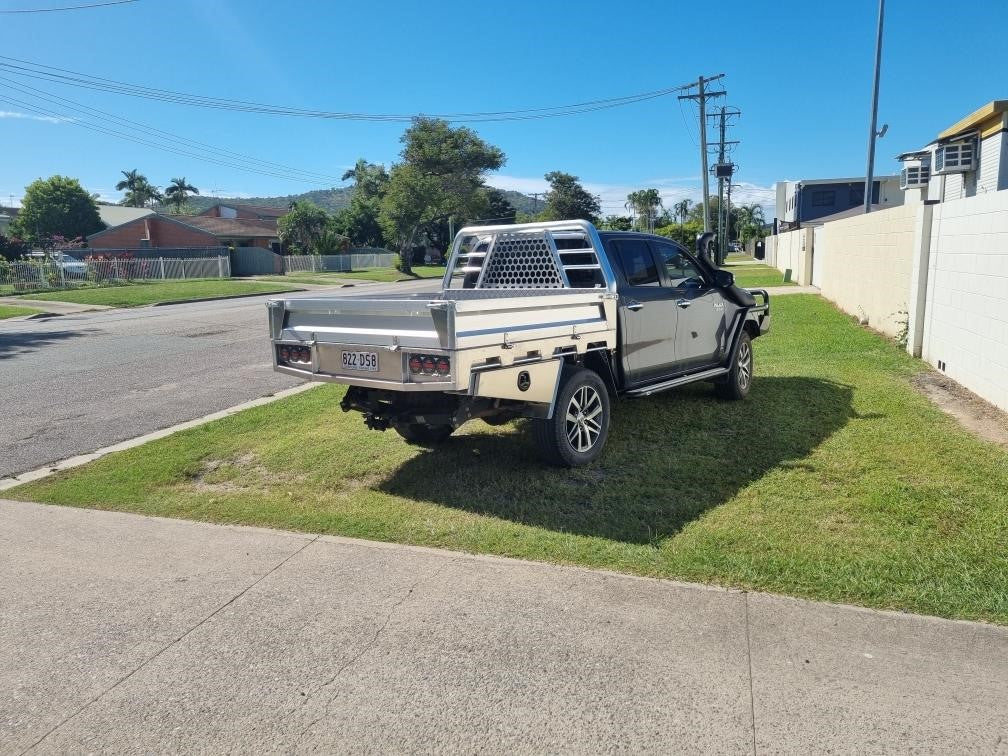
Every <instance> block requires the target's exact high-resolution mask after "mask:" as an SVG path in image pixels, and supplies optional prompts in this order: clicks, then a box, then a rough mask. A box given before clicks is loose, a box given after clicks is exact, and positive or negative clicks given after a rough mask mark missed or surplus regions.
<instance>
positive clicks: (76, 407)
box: [0, 281, 439, 477]
mask: <svg viewBox="0 0 1008 756" xmlns="http://www.w3.org/2000/svg"><path fill="white" fill-rule="evenodd" d="M438 285H439V282H437V281H416V282H413V281H411V282H406V283H398V284H369V285H363V286H357V287H354V288H352V289H334V290H332V291H331V292H330V291H326V292H319V291H314V292H304V293H300V294H293V295H289V296H320V295H329V294H330V293H331V294H337V293H338V294H339V295H340V296H367V295H370V294H375V293H388V292H403V293H407V292H409V293H413V292H417V291H425V290H428V291H429V290H433V289H436V288H437V286H438ZM267 298H268V297H265V296H263V297H250V298H244V299H226V300H218V301H214V302H196V303H192V304H180V305H169V306H165V307H144V308H138V309H126V310H106V311H101V312H89V313H80V314H77V315H64V316H60V317H54V318H50V319H46V320H16V321H9V320H8V321H3V320H0V391H2V393H0V407H2V408H3V410H2V411H0V477H3V476H7V475H16V474H18V473H21V472H25V471H27V470H32V469H35V468H38V467H41V466H43V465H46V464H49V463H51V462H56V461H59V460H61V459H66V458H67V457H71V456H74V455H76V454H83V453H86V452H91V451H94V450H95V449H100V448H102V447H104V446H108V445H110V444H114V443H117V442H119V441H124V440H126V439H128V438H133V437H135V436H139V435H142V434H144V433H149V432H151V431H154V430H159V429H161V428H166V427H169V426H171V425H175V424H176V423H180V422H184V421H186V420H192V419H195V418H197V417H202V416H203V415H206V414H209V413H211V412H217V411H219V410H222V409H226V408H227V407H231V406H234V405H236V404H240V403H242V402H245V401H248V400H250V399H256V398H259V397H261V396H266V395H268V394H272V393H273V392H275V391H278V390H280V389H283V388H287V387H289V386H293V385H296V384H297V383H299V381H297V380H296V379H292V378H289V377H287V376H283V375H280V374H279V373H274V372H273V369H272V362H271V359H270V352H269V341H268V338H267V332H266V309H265V307H264V302H265V301H266V299H267Z"/></svg>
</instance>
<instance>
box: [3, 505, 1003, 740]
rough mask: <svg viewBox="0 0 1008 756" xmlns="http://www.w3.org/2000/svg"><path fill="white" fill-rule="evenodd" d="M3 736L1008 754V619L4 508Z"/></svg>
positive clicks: (129, 518) (293, 536)
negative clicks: (952, 617)
mask: <svg viewBox="0 0 1008 756" xmlns="http://www.w3.org/2000/svg"><path fill="white" fill-rule="evenodd" d="M0 555H2V556H0V596H3V607H4V609H3V611H0V754H3V753H11V754H15V753H18V754H20V753H23V752H26V751H29V750H30V751H31V752H32V753H60V754H63V753H124V754H126V753H130V754H133V753H281V752H282V753H501V754H512V753H603V752H620V753H732V754H737V753H757V752H758V753H761V754H762V753H1003V752H1004V749H1005V743H1008V718H1006V716H1005V712H1008V628H1004V627H994V626H991V625H982V624H976V623H970V622H951V621H947V620H939V619H934V618H931V617H919V616H914V615H902V614H897V613H895V612H877V611H870V610H865V609H858V608H854V607H846V606H836V605H830V604H817V603H813V602H809V601H799V600H796V599H789V598H784V597H781V596H772V595H767V594H761V593H744V592H740V591H728V590H720V589H717V588H706V587H702V586H694V585H685V584H682V583H674V582H671V581H664V580H648V579H642V578H635V577H630V576H626V575H616V574H613V573H607V572H602V571H592V570H585V569H578V568H566V567H556V566H552V565H547V564H533V563H528V562H520V561H515V560H508V559H499V558H481V557H476V556H471V555H468V554H459V553H453V552H449V551H437V550H434V549H419V548H412V547H408V546H399V545H394V544H380V543H369V542H364V541H354V540H350V539H343V538H330V537H325V536H323V537H313V536H311V535H305V534H299V533H283V532H278V531H269V530H262V529H257V528H240V527H224V526H219V525H207V524H204V523H194V522H184V521H178V520H163V519H155V518H149V517H140V516H137V515H129V514H120V513H115V512H98V511H89V510H82V509H73V508H66V507H54V506H45V505H40V504H25V503H18V502H11V501H4V500H2V499H0Z"/></svg>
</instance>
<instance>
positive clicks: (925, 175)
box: [896, 100, 1008, 202]
mask: <svg viewBox="0 0 1008 756" xmlns="http://www.w3.org/2000/svg"><path fill="white" fill-rule="evenodd" d="M1006 132H1008V100H993V101H992V102H989V103H987V104H986V105H984V106H983V107H982V108H980V109H979V110H976V111H974V112H973V113H970V114H969V115H968V116H966V117H965V118H963V119H962V120H960V121H958V122H957V123H954V124H953V125H952V126H950V127H949V128H947V129H945V131H943V132H942V133H941V134H939V135H938V138H937V139H935V141H933V142H931V143H930V144H928V145H927V146H925V147H924V148H922V149H920V150H916V151H914V152H904V153H903V154H902V155H899V156H897V158H896V159H897V160H899V161H900V162H901V163H903V169H902V170H901V171H900V186H901V187H902V188H903V189H904V190H905V191H906V193H907V199H908V201H911V202H922V201H925V200H928V201H932V202H947V201H949V200H957V199H963V198H965V197H974V196H976V195H978V194H987V193H989V192H997V191H1002V190H1004V189H1008V136H1006Z"/></svg>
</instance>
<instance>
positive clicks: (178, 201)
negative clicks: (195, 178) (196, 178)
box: [164, 176, 199, 213]
mask: <svg viewBox="0 0 1008 756" xmlns="http://www.w3.org/2000/svg"><path fill="white" fill-rule="evenodd" d="M164 193H165V197H167V198H168V201H169V202H170V203H171V204H173V205H174V206H175V212H177V213H178V212H181V211H182V206H183V205H184V204H185V202H186V198H187V197H188V196H189V195H190V194H199V189H197V188H196V187H195V186H193V185H192V184H190V183H189V182H188V181H186V179H185V176H183V177H182V178H173V179H172V180H171V183H170V184H168V186H167V188H166V189H165V192H164Z"/></svg>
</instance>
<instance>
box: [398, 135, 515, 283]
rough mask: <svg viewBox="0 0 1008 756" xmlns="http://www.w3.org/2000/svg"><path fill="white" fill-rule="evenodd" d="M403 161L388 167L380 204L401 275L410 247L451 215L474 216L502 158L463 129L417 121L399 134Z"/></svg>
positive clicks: (407, 264)
mask: <svg viewBox="0 0 1008 756" xmlns="http://www.w3.org/2000/svg"><path fill="white" fill-rule="evenodd" d="M401 141H402V143H403V150H402V153H401V157H402V160H401V161H400V162H399V163H396V164H395V165H393V166H392V170H391V171H390V173H389V183H388V189H387V191H386V193H385V195H384V197H382V200H381V212H380V220H381V224H382V227H383V228H384V230H385V236H386V239H388V240H391V241H392V242H393V243H394V245H395V246H396V248H397V249H398V250H399V254H400V257H401V259H402V265H401V267H402V270H403V271H404V272H409V271H410V269H411V262H412V254H413V245H414V244H415V243H416V242H417V241H419V240H420V239H421V238H422V236H428V238H429V232H431V231H432V230H434V228H435V227H436V226H437V225H439V224H441V223H443V222H444V221H446V220H447V219H448V218H450V217H452V216H455V218H457V219H461V218H472V217H476V213H475V212H474V211H476V210H479V209H482V207H483V206H484V205H483V203H485V201H486V200H485V197H484V196H483V194H482V193H481V191H480V190H481V189H482V188H483V179H484V177H485V175H486V173H487V172H488V171H492V170H496V169H498V168H500V167H501V166H502V165H504V162H505V157H504V153H503V152H502V151H501V150H500V149H499V148H498V147H495V146H493V145H491V144H488V143H486V142H484V141H483V140H482V139H480V137H479V136H478V135H477V134H476V132H474V131H472V130H471V129H467V128H465V127H458V128H453V127H452V126H451V125H450V124H449V123H448V122H447V121H442V120H440V119H437V118H425V117H419V118H415V119H414V120H413V124H412V125H411V126H410V127H409V128H408V129H407V130H406V132H405V133H404V134H403V136H402V138H401Z"/></svg>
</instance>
